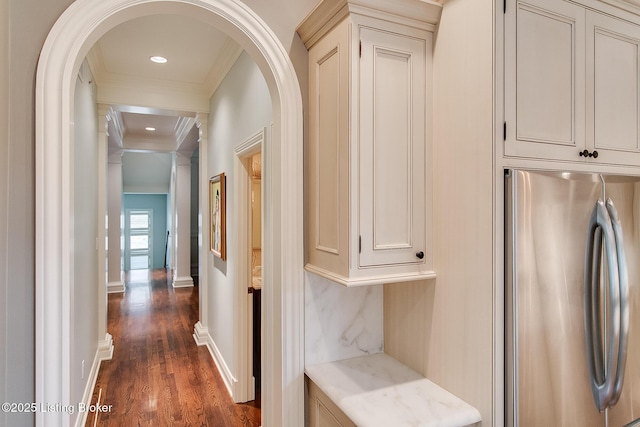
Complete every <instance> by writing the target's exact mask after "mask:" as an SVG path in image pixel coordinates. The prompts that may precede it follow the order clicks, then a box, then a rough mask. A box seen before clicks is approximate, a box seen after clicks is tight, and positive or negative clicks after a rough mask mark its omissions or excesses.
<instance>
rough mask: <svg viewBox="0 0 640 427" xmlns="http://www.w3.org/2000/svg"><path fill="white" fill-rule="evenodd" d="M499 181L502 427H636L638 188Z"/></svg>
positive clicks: (525, 177)
mask: <svg viewBox="0 0 640 427" xmlns="http://www.w3.org/2000/svg"><path fill="white" fill-rule="evenodd" d="M638 172H640V171H638ZM505 176H506V178H505V179H506V181H505V209H506V212H505V214H506V215H505V218H506V221H505V223H506V230H505V231H506V232H505V236H506V242H505V243H506V245H505V254H506V263H505V266H506V268H505V275H506V277H505V279H506V280H505V284H506V290H505V295H506V303H505V307H506V311H507V313H506V319H505V324H506V337H505V338H506V340H505V341H506V369H507V372H506V394H507V405H506V419H507V424H508V425H510V426H518V427H553V426H563V427H564V426H566V427H573V426H581V427H589V426H594V427H596V426H609V427H622V426H640V177H625V176H616V175H604V176H602V175H597V174H582V173H566V172H564V173H563V172H540V171H523V170H510V171H506V174H505Z"/></svg>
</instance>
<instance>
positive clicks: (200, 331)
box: [193, 322, 238, 397]
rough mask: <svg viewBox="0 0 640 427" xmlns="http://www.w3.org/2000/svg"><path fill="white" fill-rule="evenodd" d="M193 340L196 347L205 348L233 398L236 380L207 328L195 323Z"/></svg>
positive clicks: (236, 385)
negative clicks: (204, 346)
mask: <svg viewBox="0 0 640 427" xmlns="http://www.w3.org/2000/svg"><path fill="white" fill-rule="evenodd" d="M193 338H194V339H195V340H196V344H197V345H198V346H203V345H206V346H207V350H209V353H210V354H211V357H212V358H213V361H214V362H215V364H216V367H217V368H218V371H219V372H220V375H221V376H222V379H223V381H224V385H225V386H227V391H228V392H229V395H230V396H231V397H233V395H234V390H235V389H236V388H237V387H238V380H237V379H236V378H235V377H234V376H233V373H232V372H231V369H229V366H228V365H227V363H226V362H225V361H224V357H222V353H220V350H218V347H217V346H216V343H215V342H214V341H213V338H212V337H211V334H210V333H209V328H207V327H206V326H202V323H200V322H198V323H196V326H195V328H194V334H193Z"/></svg>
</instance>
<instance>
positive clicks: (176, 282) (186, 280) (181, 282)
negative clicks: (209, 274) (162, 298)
mask: <svg viewBox="0 0 640 427" xmlns="http://www.w3.org/2000/svg"><path fill="white" fill-rule="evenodd" d="M192 286H193V278H192V277H191V276H187V277H174V278H173V287H174V288H189V287H192Z"/></svg>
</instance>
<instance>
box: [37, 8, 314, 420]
mask: <svg viewBox="0 0 640 427" xmlns="http://www.w3.org/2000/svg"><path fill="white" fill-rule="evenodd" d="M158 13H167V14H175V15H183V16H190V17H193V18H196V19H199V20H202V21H205V22H207V23H210V24H212V25H214V26H216V27H217V28H219V29H220V30H222V31H224V32H225V33H227V34H229V35H230V36H231V37H232V38H234V39H235V40H236V41H237V42H238V43H239V44H240V45H241V46H242V47H243V48H244V49H245V50H246V51H247V52H248V53H249V55H250V56H251V57H252V59H253V60H254V61H255V62H256V64H257V65H258V67H259V68H260V70H261V71H262V73H263V75H264V78H265V80H266V82H267V86H268V88H269V91H270V94H271V97H272V105H273V129H272V134H271V143H270V144H269V145H268V146H266V147H265V149H264V151H263V156H264V161H265V165H264V166H265V170H266V171H268V172H267V173H268V175H266V176H265V184H264V185H265V200H266V201H268V204H267V205H266V206H265V218H264V224H265V228H264V238H265V241H264V243H265V247H264V254H265V255H264V266H263V280H264V285H265V292H264V298H265V302H264V307H265V309H266V310H265V311H266V313H265V315H264V316H263V318H264V320H265V322H264V331H265V335H264V339H265V353H264V355H263V357H264V362H263V364H264V365H263V366H265V368H266V369H265V370H264V374H263V390H264V393H263V404H262V419H263V425H264V426H266V427H270V426H271V427H276V426H278V427H279V426H282V427H285V426H292V427H299V426H301V425H304V397H303V396H304V326H303V319H304V298H303V280H304V276H303V209H302V200H303V193H302V182H303V179H302V140H303V138H302V137H303V118H302V96H301V93H300V86H299V83H298V80H297V77H296V73H295V70H294V68H293V65H292V64H291V61H290V59H289V56H288V53H287V51H286V49H285V48H284V47H283V46H282V44H281V42H280V41H279V39H278V38H277V37H276V35H275V34H274V33H273V32H272V31H271V30H270V28H269V27H268V26H267V25H266V24H265V22H264V21H263V20H262V19H261V18H260V17H258V16H257V15H256V14H255V13H254V12H253V11H252V10H250V9H249V8H248V7H247V6H245V5H244V4H242V3H241V2H240V1H239V0H100V1H95V0H77V1H76V2H74V3H73V4H72V5H71V6H70V7H69V8H68V9H67V10H66V11H65V12H64V13H63V14H62V15H61V16H60V18H59V19H58V20H57V22H56V23H55V25H54V26H53V28H52V29H51V31H50V33H49V35H48V37H47V39H46V41H45V44H44V46H43V49H42V52H41V55H40V61H39V63H38V70H37V78H36V402H37V403H41V404H46V403H48V404H51V403H56V404H62V405H65V404H72V403H73V402H70V399H71V378H72V376H71V372H72V369H71V366H70V365H71V362H70V361H71V358H72V355H71V345H70V343H71V337H72V335H73V330H74V326H75V325H74V321H73V319H74V317H73V313H72V312H71V310H72V307H73V306H72V304H71V301H72V295H71V290H72V289H73V283H72V280H73V276H72V274H70V272H73V266H74V259H73V256H72V255H73V251H72V248H73V237H74V236H73V227H72V226H73V222H72V221H73V219H72V218H73V213H74V212H73V211H72V209H73V207H72V204H71V203H70V201H71V194H73V179H72V178H73V176H72V173H73V169H72V168H71V167H70V166H71V165H72V159H73V148H72V147H73V127H72V124H73V119H74V117H73V99H74V83H75V79H76V76H77V74H78V70H79V68H80V65H81V63H82V61H83V60H84V58H85V56H86V55H87V53H88V52H89V50H90V48H91V47H92V46H93V45H94V44H95V42H96V41H97V40H98V39H99V38H100V37H101V36H102V35H104V34H105V33H106V32H107V31H109V30H110V29H112V28H114V27H115V26H117V25H119V24H120V23H122V22H126V21H128V20H131V19H134V18H137V17H140V16H145V15H150V14H158ZM202 250H203V249H201V252H202ZM98 286H99V287H100V288H101V289H100V292H102V291H103V290H104V292H106V283H102V282H100V283H98ZM202 287H203V288H204V287H206V286H202ZM103 288H104V289H103ZM97 315H98V316H100V317H101V318H103V319H106V305H105V307H102V306H101V307H100V312H99V313H97ZM104 323H105V325H106V321H105V322H104ZM105 329H106V327H105ZM99 334H100V336H102V335H105V336H107V334H106V331H104V330H103V331H99ZM76 403H77V402H76ZM69 420H70V416H69V414H68V413H67V412H65V411H61V412H46V413H42V412H39V413H37V414H36V425H37V426H47V427H56V426H68V425H69Z"/></svg>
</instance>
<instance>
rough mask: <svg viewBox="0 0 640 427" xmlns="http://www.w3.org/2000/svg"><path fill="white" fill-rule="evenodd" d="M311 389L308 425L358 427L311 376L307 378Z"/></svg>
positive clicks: (309, 426) (315, 426)
mask: <svg viewBox="0 0 640 427" xmlns="http://www.w3.org/2000/svg"><path fill="white" fill-rule="evenodd" d="M306 381H307V388H308V390H309V406H308V413H307V427H356V425H355V424H354V423H353V422H352V421H351V420H350V419H349V418H347V416H346V415H345V414H344V412H342V411H341V410H340V409H339V408H338V407H337V406H336V405H335V404H334V403H333V402H332V401H331V399H329V398H328V397H327V395H326V394H324V393H323V392H322V390H320V389H319V388H318V386H317V385H315V383H314V382H313V381H311V380H310V379H309V378H306Z"/></svg>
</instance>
